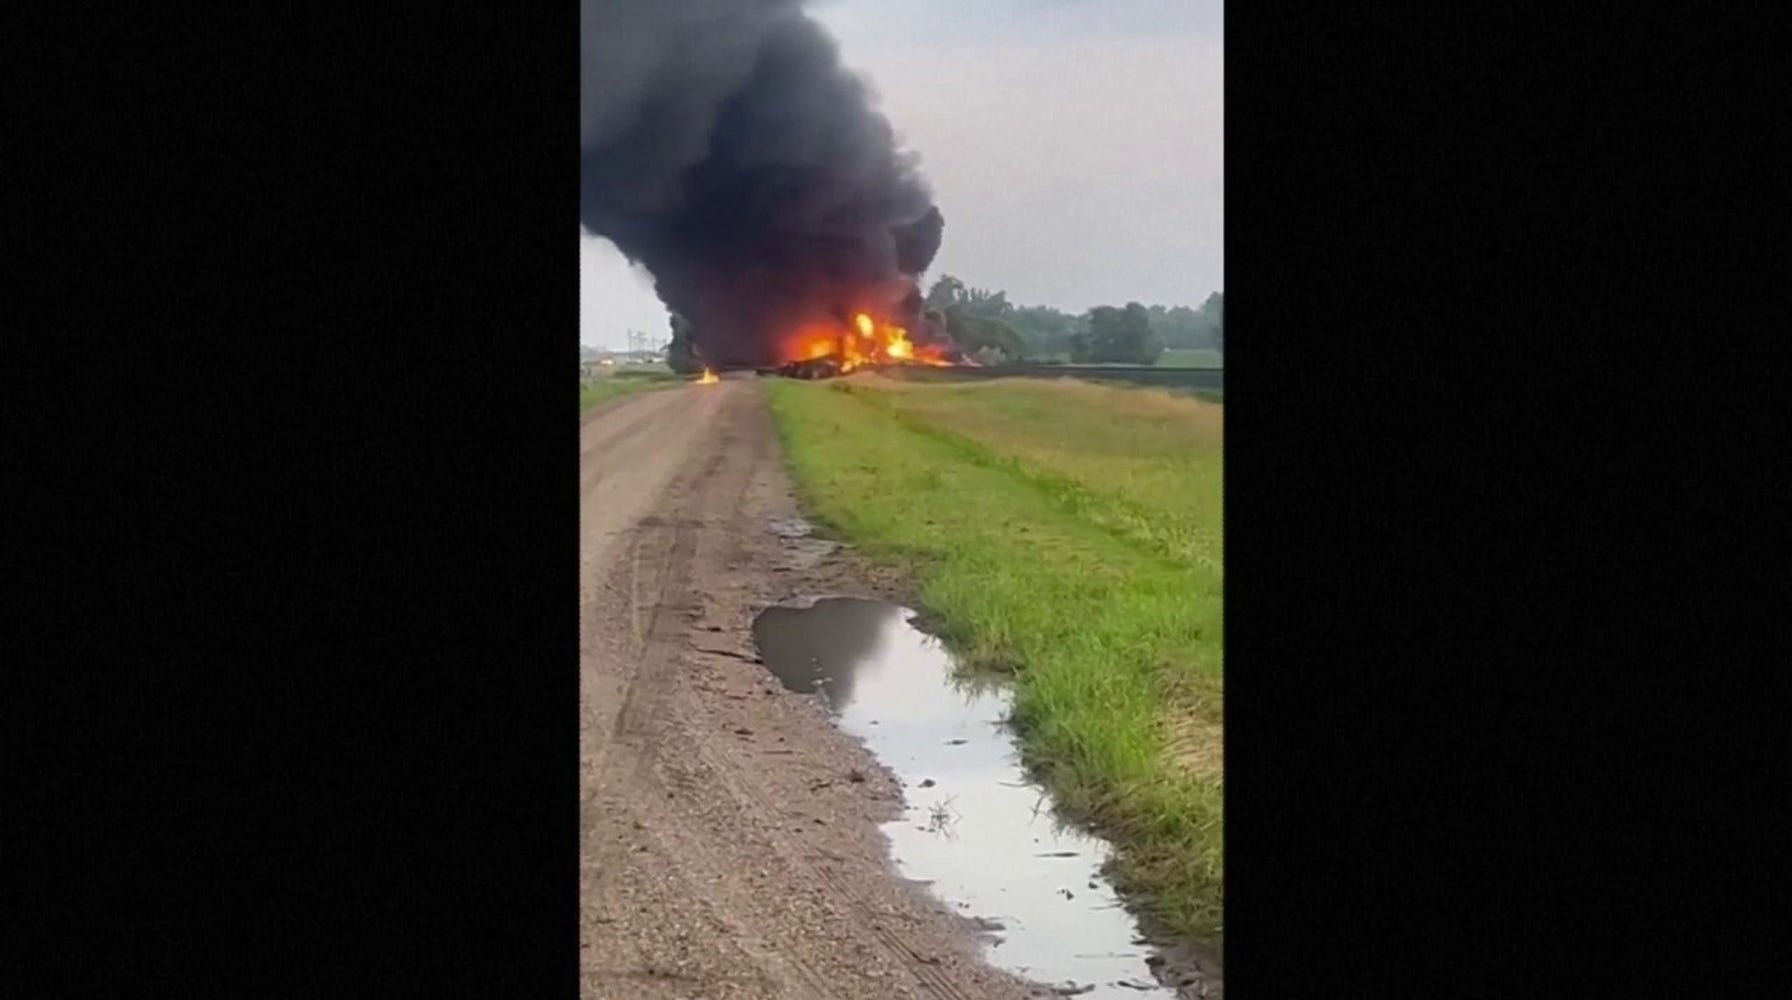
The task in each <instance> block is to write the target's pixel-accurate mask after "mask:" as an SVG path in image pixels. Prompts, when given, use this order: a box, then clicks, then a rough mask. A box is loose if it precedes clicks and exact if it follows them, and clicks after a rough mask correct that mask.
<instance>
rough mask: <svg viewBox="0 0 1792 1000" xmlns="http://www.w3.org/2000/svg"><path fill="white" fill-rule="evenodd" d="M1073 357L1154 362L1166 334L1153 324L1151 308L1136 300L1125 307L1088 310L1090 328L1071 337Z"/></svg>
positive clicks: (1098, 361)
mask: <svg viewBox="0 0 1792 1000" xmlns="http://www.w3.org/2000/svg"><path fill="white" fill-rule="evenodd" d="M1072 344H1073V348H1072V357H1073V358H1075V359H1076V360H1078V361H1082V362H1085V363H1094V364H1128V365H1153V364H1156V363H1157V359H1158V358H1159V357H1160V356H1162V354H1163V353H1164V342H1163V338H1161V337H1159V336H1158V335H1157V331H1155V330H1153V329H1152V328H1151V312H1150V310H1148V309H1146V308H1145V307H1144V306H1142V305H1140V304H1139V303H1137V302H1128V303H1127V304H1126V307H1125V308H1124V309H1119V308H1115V307H1114V306H1096V307H1095V308H1094V309H1091V310H1089V319H1088V332H1087V333H1086V334H1081V335H1079V336H1078V337H1076V338H1073V339H1072Z"/></svg>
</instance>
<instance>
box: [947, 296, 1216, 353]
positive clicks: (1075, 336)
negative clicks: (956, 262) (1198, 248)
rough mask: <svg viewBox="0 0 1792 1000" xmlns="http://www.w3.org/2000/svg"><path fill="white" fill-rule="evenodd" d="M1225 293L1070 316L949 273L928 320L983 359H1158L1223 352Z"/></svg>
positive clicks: (1102, 308)
mask: <svg viewBox="0 0 1792 1000" xmlns="http://www.w3.org/2000/svg"><path fill="white" fill-rule="evenodd" d="M1224 306H1225V299H1224V295H1223V294H1222V293H1220V292H1214V293H1213V294H1211V295H1209V296H1207V300H1206V301H1205V302H1202V303H1201V305H1200V306H1199V307H1198V308H1192V309H1191V308H1190V307H1188V306H1184V305H1178V306H1163V305H1151V306H1147V305H1143V304H1141V303H1138V302H1128V303H1126V304H1125V305H1124V306H1107V305H1104V306H1095V307H1094V308H1092V309H1089V310H1087V311H1085V312H1083V313H1081V314H1080V315H1073V314H1071V313H1067V312H1064V311H1062V310H1059V309H1054V308H1053V307H1051V306H1021V305H1015V304H1013V303H1011V302H1009V301H1008V293H1006V292H1003V291H990V290H989V289H984V288H973V287H969V286H967V285H966V284H965V283H964V282H963V281H960V280H959V279H958V278H956V277H953V276H952V275H949V274H943V275H941V276H940V277H939V278H938V279H936V280H935V281H934V283H933V287H932V288H930V289H929V290H928V292H927V296H926V308H927V313H928V318H929V319H930V320H932V321H933V322H935V323H938V324H940V325H942V326H943V327H945V329H946V330H947V332H949V333H950V334H951V335H952V339H953V340H954V341H956V342H957V343H958V345H959V346H960V347H962V348H964V349H965V350H966V351H967V352H969V353H970V354H972V355H973V356H975V357H977V358H978V359H979V360H980V361H982V362H984V363H985V364H1001V363H1003V362H1013V361H1052V360H1058V361H1069V362H1071V363H1073V364H1133V365H1151V364H1156V363H1157V360H1158V358H1160V357H1162V356H1163V352H1164V351H1165V350H1166V349H1170V348H1175V349H1185V350H1186V349H1208V350H1214V351H1219V352H1221V353H1224V352H1225V349H1226V346H1225V332H1224V317H1223V315H1222V314H1223V310H1224Z"/></svg>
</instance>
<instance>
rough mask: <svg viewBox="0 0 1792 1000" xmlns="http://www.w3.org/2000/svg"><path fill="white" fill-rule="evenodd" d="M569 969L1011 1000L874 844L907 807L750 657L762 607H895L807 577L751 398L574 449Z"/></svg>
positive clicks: (616, 416)
mask: <svg viewBox="0 0 1792 1000" xmlns="http://www.w3.org/2000/svg"><path fill="white" fill-rule="evenodd" d="M580 452H581V454H580V473H579V477H580V482H579V488H580V498H581V514H580V534H581V538H580V552H579V563H580V593H579V614H580V663H579V670H580V700H579V738H580V788H579V794H580V810H579V818H580V851H581V854H580V861H581V877H580V926H579V948H580V972H581V981H582V989H581V995H582V996H583V997H584V998H585V1000H600V998H601V1000H608V998H616V1000H637V998H638V1000H658V998H665V1000H671V998H680V1000H686V998H688V1000H696V998H712V997H714V998H721V997H727V998H736V997H738V998H755V1000H783V998H790V1000H797V998H801V1000H872V998H878V1000H882V998H891V997H922V998H949V1000H972V998H977V1000H983V998H990V1000H1009V998H1015V1000H1018V998H1021V997H1032V996H1049V995H1052V994H1050V993H1048V992H1046V991H1044V990H1042V989H1040V988H1038V987H1029V986H1026V985H1024V984H1021V983H1019V982H1017V981H1015V980H1013V979H1010V978H1007V977H1005V976H1004V975H1002V974H1001V973H998V972H996V971H994V970H993V969H991V968H989V967H988V966H986V965H984V964H982V963H981V962H980V961H978V959H977V958H976V951H975V948H976V945H975V941H974V939H973V937H972V931H971V929H970V927H969V925H968V924H967V923H966V922H964V921H962V920H961V919H959V918H958V917H956V916H954V915H952V914H951V913H948V912H947V911H946V909H945V908H944V907H942V906H940V905H939V904H937V903H935V902H934V901H933V900H932V899H931V898H930V897H928V896H927V894H926V893H925V891H924V890H922V889H921V888H919V887H917V886H914V885H910V884H907V883H904V882H902V881H901V880H900V879H899V878H898V877H897V876H896V875H895V874H894V873H893V872H892V870H891V868H890V867H889V865H888V863H887V861H886V859H885V856H884V853H883V845H882V842H881V841H880V839H879V834H878V832H877V824H878V823H879V822H882V821H885V820H888V819H891V818H893V817H895V816H896V815H897V814H898V811H899V801H900V800H899V796H900V792H899V791H898V789H897V787H896V786H895V784H894V782H893V781H891V779H890V778H889V776H888V775H887V774H886V773H885V772H883V771H882V770H880V769H879V768H878V767H877V765H876V764H875V763H874V762H873V761H872V760H871V758H870V757H869V756H868V755H867V754H866V753H865V752H864V751H863V749H862V748H861V747H860V746H859V745H858V744H856V743H855V742H853V741H852V740H850V739H849V738H847V737H845V736H844V735H842V734H841V733H839V732H838V731H837V730H835V729H833V728H832V727H831V726H830V725H829V724H828V722H827V719H826V717H825V715H824V713H823V712H822V710H821V709H820V708H819V707H817V706H816V705H814V704H813V703H811V702H809V701H807V700H804V699H802V698H798V697H796V696H794V695H790V694H788V693H786V692H785V691H784V690H783V689H782V688H780V687H779V686H778V684H777V682H776V681H775V680H774V679H773V678H772V677H771V675H770V674H769V673H768V672H767V671H766V670H765V668H764V667H763V666H761V665H759V664H758V663H757V662H756V659H757V658H756V656H755V652H754V649H753V646H752V640H751V638H750V633H749V628H750V626H751V623H752V618H753V615H754V614H755V613H756V612H757V611H758V610H759V609H760V608H761V607H763V606H765V605H766V604H767V603H769V602H772V601H776V600H780V599H783V598H785V597H788V596H793V595H795V594H798V593H804V592H815V591H825V592H830V593H848V594H852V593H857V594H860V595H863V596H882V595H879V594H878V593H877V590H876V588H875V586H874V585H872V584H870V583H868V582H866V581H867V578H866V576H865V575H864V574H863V573H862V571H860V570H859V569H858V568H856V567H853V566H850V565H847V564H845V563H842V562H838V561H833V562H823V563H821V564H819V565H810V566H808V567H807V568H799V566H798V565H797V564H794V563H792V562H791V561H790V560H789V559H788V555H789V553H788V552H787V551H786V550H785V548H784V545H783V543H782V542H781V541H780V540H779V538H778V537H777V536H776V535H775V534H774V533H773V532H772V530H771V522H772V519H773V518H776V517H781V516H788V515H790V514H793V513H794V512H795V507H794V504H793V502H792V499H791V496H790V492H789V486H788V483H787V482H786V480H785V475H784V472H783V469H782V466H781V465H780V462H779V458H778V453H777V442H776V439H775V437H774V435H773V432H772V427H771V422H770V417H769V415H768V413H767V412H766V409H765V405H764V399H763V388H762V387H761V386H760V385H759V384H757V383H756V382H755V381H753V380H746V381H732V380H724V381H722V382H721V383H718V384H714V385H687V386H681V387H679V388H675V389H669V390H664V391H657V392H649V393H645V394H641V395H637V396H631V397H625V398H623V399H620V400H617V401H616V402H614V403H612V404H610V405H609V406H606V407H603V408H601V409H599V410H598V411H596V412H594V413H593V414H591V415H589V416H587V417H586V418H585V419H584V422H583V425H582V429H581V433H580Z"/></svg>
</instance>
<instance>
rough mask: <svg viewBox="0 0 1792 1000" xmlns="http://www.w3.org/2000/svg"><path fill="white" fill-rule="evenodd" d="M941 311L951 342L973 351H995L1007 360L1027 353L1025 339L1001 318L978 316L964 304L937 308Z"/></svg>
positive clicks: (970, 351)
mask: <svg viewBox="0 0 1792 1000" xmlns="http://www.w3.org/2000/svg"><path fill="white" fill-rule="evenodd" d="M940 315H941V318H942V319H943V320H944V321H945V327H946V332H947V333H948V334H950V335H951V337H952V340H953V342H954V343H956V344H957V345H958V346H959V347H961V348H963V349H964V350H965V351H966V352H968V353H970V354H972V355H976V354H978V353H979V352H982V351H995V352H997V353H999V354H1001V355H1002V357H1003V359H1004V360H1007V361H1019V360H1021V359H1023V358H1025V357H1026V356H1027V347H1026V343H1025V341H1023V340H1022V339H1021V336H1020V334H1019V333H1018V332H1016V331H1015V329H1014V327H1012V326H1009V325H1008V324H1007V323H1006V322H1004V321H1002V320H1000V319H996V318H993V317H989V316H979V315H977V314H976V313H974V312H973V311H971V310H970V309H967V308H966V307H965V306H964V305H963V304H959V305H955V306H948V307H947V308H945V309H943V310H941V311H940Z"/></svg>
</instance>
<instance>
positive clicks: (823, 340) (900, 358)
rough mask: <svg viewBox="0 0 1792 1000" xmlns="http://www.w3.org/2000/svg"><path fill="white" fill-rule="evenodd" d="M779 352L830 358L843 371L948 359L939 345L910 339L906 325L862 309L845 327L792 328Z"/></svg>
mask: <svg viewBox="0 0 1792 1000" xmlns="http://www.w3.org/2000/svg"><path fill="white" fill-rule="evenodd" d="M855 334H856V335H855ZM780 353H782V354H783V356H784V358H785V359H786V360H787V361H815V360H819V359H822V358H832V359H834V360H835V361H836V362H837V363H838V365H839V370H840V372H841V373H842V374H844V373H846V372H850V371H853V370H854V369H857V368H861V367H864V366H866V365H875V364H883V363H901V364H925V365H945V364H948V363H949V362H947V361H946V360H945V359H944V358H943V357H941V350H940V348H938V347H936V346H934V345H931V344H929V345H918V344H916V343H915V342H914V341H912V340H910V339H909V336H908V331H907V330H906V329H904V328H902V327H900V326H897V325H895V324H893V323H879V322H878V321H877V320H876V319H873V318H872V316H871V314H869V313H863V312H861V313H854V314H853V317H852V322H851V324H850V326H849V327H847V328H844V329H843V328H841V327H839V326H835V325H831V324H818V325H813V326H805V327H802V328H800V329H797V330H793V331H792V332H791V333H790V335H789V336H788V337H787V338H786V339H785V341H784V347H783V350H782V351H781V352H780Z"/></svg>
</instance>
